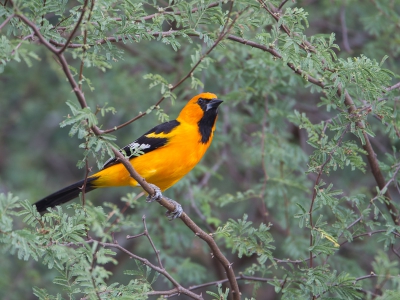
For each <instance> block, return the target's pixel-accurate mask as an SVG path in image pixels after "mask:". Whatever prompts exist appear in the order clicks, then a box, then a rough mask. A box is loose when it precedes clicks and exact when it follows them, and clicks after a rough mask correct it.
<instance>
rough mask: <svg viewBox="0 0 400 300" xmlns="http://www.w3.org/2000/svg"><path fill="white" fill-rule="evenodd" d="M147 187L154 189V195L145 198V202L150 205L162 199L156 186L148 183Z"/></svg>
mask: <svg viewBox="0 0 400 300" xmlns="http://www.w3.org/2000/svg"><path fill="white" fill-rule="evenodd" d="M149 185H150V186H151V187H152V188H153V189H154V195H150V194H149V195H148V196H147V197H146V202H148V203H151V202H154V201H160V199H161V198H162V193H161V190H160V188H159V187H158V186H156V185H154V184H151V183H149Z"/></svg>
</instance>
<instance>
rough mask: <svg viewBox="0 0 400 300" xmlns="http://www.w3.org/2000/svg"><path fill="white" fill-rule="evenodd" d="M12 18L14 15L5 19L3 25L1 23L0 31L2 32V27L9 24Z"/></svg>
mask: <svg viewBox="0 0 400 300" xmlns="http://www.w3.org/2000/svg"><path fill="white" fill-rule="evenodd" d="M14 16H15V15H14V14H11V15H9V16H8V17H7V19H5V21H4V22H3V23H1V25H0V30H2V29H3V27H4V26H6V25H7V23H8V22H10V20H11V19H12V18H14Z"/></svg>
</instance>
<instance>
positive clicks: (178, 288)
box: [75, 239, 203, 300]
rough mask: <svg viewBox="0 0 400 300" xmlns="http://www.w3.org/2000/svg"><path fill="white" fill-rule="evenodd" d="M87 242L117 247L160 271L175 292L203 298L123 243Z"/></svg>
mask: <svg viewBox="0 0 400 300" xmlns="http://www.w3.org/2000/svg"><path fill="white" fill-rule="evenodd" d="M86 242H87V243H94V242H96V243H97V244H98V245H101V246H103V247H104V248H115V249H119V250H120V251H122V252H124V253H126V254H128V255H129V256H130V257H131V258H133V259H136V260H138V261H140V262H142V263H143V264H144V265H146V266H148V267H150V268H152V269H153V270H154V271H156V272H157V273H160V274H161V275H163V276H164V277H165V278H167V279H168V280H169V281H170V282H171V283H172V284H173V285H174V286H175V289H174V290H175V292H178V293H180V294H185V295H188V296H190V297H192V298H193V299H198V300H202V299H203V297H202V296H199V295H197V294H195V293H193V292H191V291H190V290H188V289H186V288H184V287H183V286H181V285H180V284H179V283H178V282H177V281H176V280H175V279H174V278H173V277H172V276H171V275H170V274H169V273H168V272H167V271H166V270H165V269H164V268H160V267H157V266H156V265H153V264H152V263H151V262H149V261H148V260H147V259H145V258H143V257H140V256H138V255H136V254H133V253H132V252H130V251H129V250H127V249H125V248H124V247H122V246H121V245H119V244H118V243H105V242H101V241H96V240H93V239H90V240H88V241H86ZM75 245H76V244H75Z"/></svg>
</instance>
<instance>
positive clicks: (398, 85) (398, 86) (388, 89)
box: [386, 82, 400, 92]
mask: <svg viewBox="0 0 400 300" xmlns="http://www.w3.org/2000/svg"><path fill="white" fill-rule="evenodd" d="M395 89H400V82H398V83H396V84H395V85H392V86H391V87H388V88H386V91H387V92H390V91H393V90H395Z"/></svg>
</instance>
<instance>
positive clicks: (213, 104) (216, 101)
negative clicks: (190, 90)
mask: <svg viewBox="0 0 400 300" xmlns="http://www.w3.org/2000/svg"><path fill="white" fill-rule="evenodd" d="M222 102H224V101H222V100H219V99H212V100H211V101H210V102H208V103H207V108H206V111H208V110H210V109H216V108H217V107H218V106H219V105H220V104H221V103H222Z"/></svg>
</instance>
